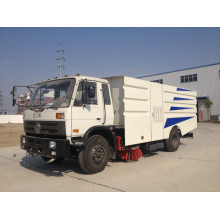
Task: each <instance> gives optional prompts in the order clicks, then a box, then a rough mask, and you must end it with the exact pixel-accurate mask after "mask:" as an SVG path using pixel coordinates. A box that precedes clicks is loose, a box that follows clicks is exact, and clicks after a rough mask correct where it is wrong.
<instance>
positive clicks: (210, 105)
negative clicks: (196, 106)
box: [203, 99, 213, 110]
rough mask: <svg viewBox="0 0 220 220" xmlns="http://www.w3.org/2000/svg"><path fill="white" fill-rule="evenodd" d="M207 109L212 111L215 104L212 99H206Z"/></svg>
mask: <svg viewBox="0 0 220 220" xmlns="http://www.w3.org/2000/svg"><path fill="white" fill-rule="evenodd" d="M203 104H204V106H205V107H206V109H208V110H209V109H210V108H211V107H212V105H213V102H212V101H211V100H210V99H206V100H205V102H204V103H203Z"/></svg>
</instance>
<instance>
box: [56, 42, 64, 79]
mask: <svg viewBox="0 0 220 220" xmlns="http://www.w3.org/2000/svg"><path fill="white" fill-rule="evenodd" d="M58 46H59V50H58V51H57V53H59V58H57V59H56V60H58V61H59V66H57V68H59V77H61V76H62V68H63V69H64V66H63V65H62V60H63V61H65V58H64V57H62V53H63V54H64V50H63V49H62V43H59V44H58Z"/></svg>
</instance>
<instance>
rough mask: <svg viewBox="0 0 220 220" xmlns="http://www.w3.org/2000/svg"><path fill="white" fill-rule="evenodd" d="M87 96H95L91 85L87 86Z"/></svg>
mask: <svg viewBox="0 0 220 220" xmlns="http://www.w3.org/2000/svg"><path fill="white" fill-rule="evenodd" d="M88 97H89V98H90V99H92V98H94V97H95V87H93V86H89V87H88Z"/></svg>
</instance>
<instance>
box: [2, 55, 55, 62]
mask: <svg viewBox="0 0 220 220" xmlns="http://www.w3.org/2000/svg"><path fill="white" fill-rule="evenodd" d="M0 57H2V58H11V59H25V60H40V61H49V62H55V61H54V60H49V59H40V58H32V57H15V56H0Z"/></svg>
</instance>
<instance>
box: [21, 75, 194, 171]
mask: <svg viewBox="0 0 220 220" xmlns="http://www.w3.org/2000/svg"><path fill="white" fill-rule="evenodd" d="M196 111H197V109H196V92H195V91H191V90H187V89H182V88H177V87H173V86H168V85H164V84H158V83H153V82H149V81H145V80H141V79H135V78H131V77H126V76H119V77H109V78H105V79H98V78H93V77H87V76H79V75H78V76H71V77H62V78H58V79H57V78H56V79H53V80H48V81H45V82H42V83H39V84H37V85H36V87H35V89H34V92H33V95H32V97H31V100H30V102H29V105H28V107H27V108H26V110H25V112H24V131H25V135H22V136H21V148H22V149H24V150H26V151H27V152H28V153H31V154H38V155H40V156H41V157H42V158H43V159H44V160H46V161H48V160H49V159H51V158H52V159H54V160H56V161H59V160H60V161H61V160H62V159H63V158H65V157H69V156H73V157H78V160H79V164H80V167H81V168H82V170H83V171H85V172H86V173H96V172H100V171H102V170H103V169H104V168H105V166H106V164H107V162H108V160H109V158H112V159H115V158H116V157H117V151H120V150H129V149H133V148H134V147H136V148H144V147H145V148H146V147H149V146H150V145H151V144H154V143H158V142H160V143H164V146H165V149H167V150H168V151H175V150H177V149H178V147H179V142H180V141H179V139H180V138H181V137H185V136H187V135H188V136H189V133H190V132H191V131H192V130H193V129H195V128H196V127H197V117H196ZM191 136H192V135H191ZM119 138H120V139H119ZM117 140H119V141H117ZM119 142H120V143H119ZM119 145H120V146H119ZM121 146H122V147H123V149H122V148H121ZM124 152H125V151H124Z"/></svg>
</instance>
